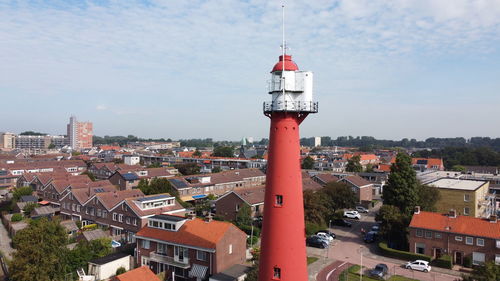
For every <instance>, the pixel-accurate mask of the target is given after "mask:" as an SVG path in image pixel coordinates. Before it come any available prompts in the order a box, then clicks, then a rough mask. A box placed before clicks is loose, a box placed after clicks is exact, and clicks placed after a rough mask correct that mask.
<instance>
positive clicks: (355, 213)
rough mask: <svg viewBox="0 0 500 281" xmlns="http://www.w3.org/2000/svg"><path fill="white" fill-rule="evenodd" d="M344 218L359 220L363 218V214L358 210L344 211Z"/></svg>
mask: <svg viewBox="0 0 500 281" xmlns="http://www.w3.org/2000/svg"><path fill="white" fill-rule="evenodd" d="M344 218H349V219H357V220H359V219H360V218H361V215H360V214H359V213H358V211H344Z"/></svg>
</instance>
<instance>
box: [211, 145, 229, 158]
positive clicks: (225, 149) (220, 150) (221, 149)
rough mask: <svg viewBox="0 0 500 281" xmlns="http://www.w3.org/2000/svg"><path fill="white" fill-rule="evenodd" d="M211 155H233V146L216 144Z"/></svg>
mask: <svg viewBox="0 0 500 281" xmlns="http://www.w3.org/2000/svg"><path fill="white" fill-rule="evenodd" d="M212 156H216V157H234V148H233V147H232V146H217V147H215V148H214V152H213V153H212Z"/></svg>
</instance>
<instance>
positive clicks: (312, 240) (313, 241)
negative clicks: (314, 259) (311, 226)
mask: <svg viewBox="0 0 500 281" xmlns="http://www.w3.org/2000/svg"><path fill="white" fill-rule="evenodd" d="M306 245H307V246H311V247H316V248H321V249H324V248H327V247H328V242H326V241H325V240H323V239H321V237H318V236H316V235H313V236H309V237H307V238H306Z"/></svg>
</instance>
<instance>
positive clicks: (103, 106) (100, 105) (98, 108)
mask: <svg viewBox="0 0 500 281" xmlns="http://www.w3.org/2000/svg"><path fill="white" fill-rule="evenodd" d="M95 109H96V110H107V109H108V107H107V106H105V105H102V104H99V105H97V106H96V107H95Z"/></svg>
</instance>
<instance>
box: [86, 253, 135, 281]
mask: <svg viewBox="0 0 500 281" xmlns="http://www.w3.org/2000/svg"><path fill="white" fill-rule="evenodd" d="M131 258H132V257H131V256H130V255H129V254H125V253H120V252H117V253H112V254H110V255H107V256H104V257H101V258H97V259H93V260H91V261H89V265H88V266H89V267H88V271H87V274H88V275H92V276H94V278H95V279H94V280H96V281H99V280H109V278H111V277H113V276H115V275H116V270H117V269H118V268H120V267H123V268H124V269H125V270H129V269H130V259H131Z"/></svg>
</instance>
